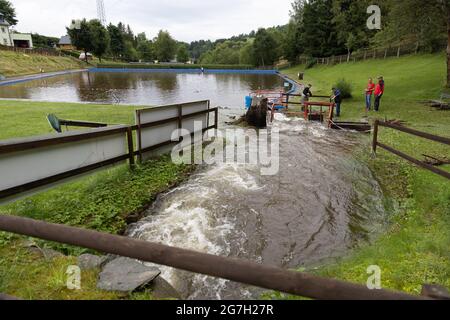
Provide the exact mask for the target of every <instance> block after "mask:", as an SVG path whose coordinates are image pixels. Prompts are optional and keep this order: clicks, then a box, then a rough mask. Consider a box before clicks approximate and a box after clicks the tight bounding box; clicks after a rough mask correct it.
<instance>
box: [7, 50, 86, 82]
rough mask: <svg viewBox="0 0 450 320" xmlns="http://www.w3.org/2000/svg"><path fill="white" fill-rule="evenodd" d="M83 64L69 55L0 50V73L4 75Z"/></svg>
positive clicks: (52, 70) (81, 66)
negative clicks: (46, 54) (54, 55)
mask: <svg viewBox="0 0 450 320" xmlns="http://www.w3.org/2000/svg"><path fill="white" fill-rule="evenodd" d="M83 67H84V66H83V64H82V63H80V62H79V61H77V60H76V59H73V58H70V57H53V56H43V55H36V54H30V55H27V54H23V53H16V52H10V51H1V50H0V74H2V75H4V76H6V77H13V76H22V75H29V74H35V73H40V70H41V69H43V70H44V71H45V72H54V71H62V70H69V69H80V68H83Z"/></svg>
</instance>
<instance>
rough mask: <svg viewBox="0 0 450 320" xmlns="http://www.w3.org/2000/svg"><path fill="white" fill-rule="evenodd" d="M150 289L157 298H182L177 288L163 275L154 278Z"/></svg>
mask: <svg viewBox="0 0 450 320" xmlns="http://www.w3.org/2000/svg"><path fill="white" fill-rule="evenodd" d="M150 289H151V290H152V296H153V298H155V299H178V300H181V299H182V298H181V295H180V294H179V293H178V292H177V290H175V288H174V287H172V285H171V284H170V283H168V282H167V281H166V280H164V279H163V278H161V277H157V278H156V279H155V280H153V282H152V284H151V286H150Z"/></svg>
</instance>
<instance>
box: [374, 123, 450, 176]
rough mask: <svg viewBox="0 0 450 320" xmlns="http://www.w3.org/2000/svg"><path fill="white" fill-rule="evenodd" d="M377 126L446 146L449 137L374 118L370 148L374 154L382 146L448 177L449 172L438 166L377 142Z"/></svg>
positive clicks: (449, 141) (422, 166) (448, 142)
mask: <svg viewBox="0 0 450 320" xmlns="http://www.w3.org/2000/svg"><path fill="white" fill-rule="evenodd" d="M379 127H386V128H390V129H393V130H397V131H400V132H404V133H407V134H410V135H414V136H416V137H420V138H423V139H427V140H430V141H434V142H438V143H442V144H446V145H448V146H449V145H450V139H449V138H445V137H440V136H435V135H432V134H429V133H425V132H421V131H417V130H414V129H410V128H406V127H403V126H399V125H394V124H391V123H388V122H384V121H379V120H376V121H375V124H374V130H373V145H372V149H373V152H374V154H376V153H377V148H378V147H380V148H382V149H384V150H386V151H388V152H390V153H393V154H395V155H397V156H399V157H401V158H403V159H405V160H407V161H409V162H411V163H414V164H415V165H417V166H419V167H421V168H424V169H426V170H429V171H431V172H434V173H435V174H438V175H440V176H441V177H444V178H447V179H450V172H448V171H445V170H442V169H439V168H436V167H435V166H433V165H431V164H427V163H425V162H423V161H420V160H418V159H415V158H414V157H412V156H409V155H407V154H405V153H403V152H401V151H399V150H396V149H394V148H392V147H390V146H387V145H385V144H383V143H381V142H379V141H378V132H379Z"/></svg>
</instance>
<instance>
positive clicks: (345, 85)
mask: <svg viewBox="0 0 450 320" xmlns="http://www.w3.org/2000/svg"><path fill="white" fill-rule="evenodd" d="M334 87H335V88H338V89H339V90H341V96H342V98H343V99H347V98H351V97H352V91H353V85H352V84H351V83H350V82H348V81H347V80H345V79H340V80H338V82H337V83H336V84H335V85H334Z"/></svg>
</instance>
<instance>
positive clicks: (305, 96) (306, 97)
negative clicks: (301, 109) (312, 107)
mask: <svg viewBox="0 0 450 320" xmlns="http://www.w3.org/2000/svg"><path fill="white" fill-rule="evenodd" d="M311 88H312V85H311V84H308V85H307V86H306V87H305V89H304V90H303V97H302V103H305V102H306V101H309V98H311V97H312V96H313V94H312V92H311Z"/></svg>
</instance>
